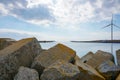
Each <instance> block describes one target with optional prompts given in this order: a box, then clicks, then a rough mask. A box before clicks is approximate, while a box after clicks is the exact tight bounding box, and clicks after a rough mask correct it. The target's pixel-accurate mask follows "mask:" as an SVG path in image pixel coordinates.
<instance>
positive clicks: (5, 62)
mask: <svg viewBox="0 0 120 80" xmlns="http://www.w3.org/2000/svg"><path fill="white" fill-rule="evenodd" d="M41 50H42V49H41V46H40V45H39V42H38V41H37V40H36V39H35V38H27V39H23V40H20V41H17V42H16V43H14V44H12V45H10V46H8V47H6V48H5V49H3V50H1V51H0V80H13V77H14V75H15V74H16V73H17V70H18V69H19V67H20V66H30V65H31V64H32V62H33V60H34V58H35V57H36V56H37V55H38V54H39V53H40V51H41Z"/></svg>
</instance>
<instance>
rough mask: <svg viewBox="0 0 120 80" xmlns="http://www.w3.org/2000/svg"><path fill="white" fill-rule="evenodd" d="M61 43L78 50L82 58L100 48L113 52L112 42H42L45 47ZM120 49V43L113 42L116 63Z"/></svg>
mask: <svg viewBox="0 0 120 80" xmlns="http://www.w3.org/2000/svg"><path fill="white" fill-rule="evenodd" d="M58 43H61V44H64V45H66V46H68V47H70V48H72V49H73V50H75V51H76V54H77V55H78V56H79V57H80V58H81V57H83V56H84V55H86V54H87V53H88V52H90V51H91V52H93V53H96V52H97V51H98V50H102V51H105V52H109V53H111V43H85V42H84V43H83V42H79V43H78V42H49V43H40V45H41V47H42V48H43V49H49V48H51V47H53V46H55V45H56V44H58ZM118 49H120V43H113V53H112V54H113V56H114V58H115V63H116V65H117V60H116V50H118Z"/></svg>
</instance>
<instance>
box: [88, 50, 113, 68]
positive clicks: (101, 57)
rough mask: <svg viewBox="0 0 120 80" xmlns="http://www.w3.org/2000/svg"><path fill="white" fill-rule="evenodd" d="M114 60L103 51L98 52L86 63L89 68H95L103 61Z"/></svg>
mask: <svg viewBox="0 0 120 80" xmlns="http://www.w3.org/2000/svg"><path fill="white" fill-rule="evenodd" d="M108 60H111V61H113V60H114V57H113V55H112V54H110V53H108V52H104V51H100V50H98V51H97V52H96V53H95V54H94V55H93V57H92V58H91V59H89V60H88V61H87V62H86V63H87V64H88V65H90V66H92V67H93V68H96V67H97V66H99V65H100V64H101V63H103V62H104V61H108Z"/></svg>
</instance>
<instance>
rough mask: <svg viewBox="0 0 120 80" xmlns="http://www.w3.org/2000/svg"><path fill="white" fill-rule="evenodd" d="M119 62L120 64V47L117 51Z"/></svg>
mask: <svg viewBox="0 0 120 80" xmlns="http://www.w3.org/2000/svg"><path fill="white" fill-rule="evenodd" d="M116 57H117V63H118V65H119V66H120V49H119V50H117V51H116Z"/></svg>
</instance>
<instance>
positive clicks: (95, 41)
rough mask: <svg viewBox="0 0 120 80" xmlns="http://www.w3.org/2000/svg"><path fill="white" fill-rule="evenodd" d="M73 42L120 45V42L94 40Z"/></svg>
mask: <svg viewBox="0 0 120 80" xmlns="http://www.w3.org/2000/svg"><path fill="white" fill-rule="evenodd" d="M71 42H78V43H79V42H85V43H86V42H87V43H120V40H93V41H71Z"/></svg>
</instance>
